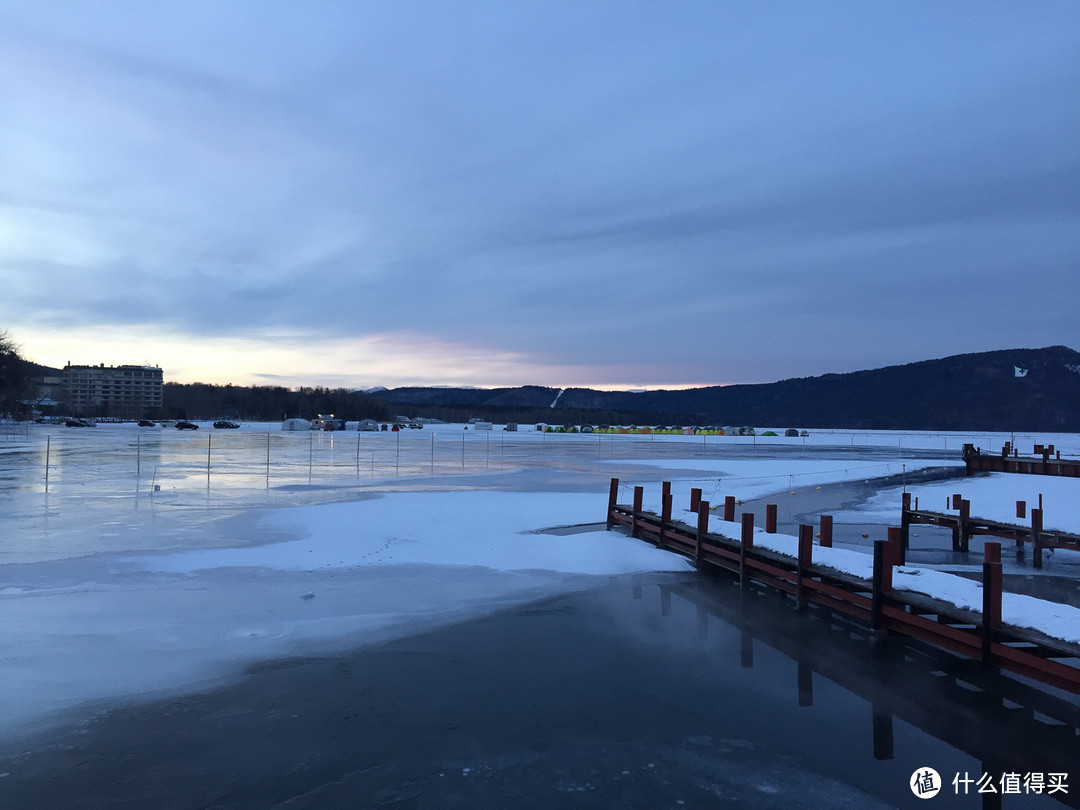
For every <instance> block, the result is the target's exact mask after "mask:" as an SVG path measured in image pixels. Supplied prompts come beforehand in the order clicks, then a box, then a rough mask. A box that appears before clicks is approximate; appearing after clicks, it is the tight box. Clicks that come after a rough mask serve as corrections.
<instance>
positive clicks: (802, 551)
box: [795, 523, 814, 610]
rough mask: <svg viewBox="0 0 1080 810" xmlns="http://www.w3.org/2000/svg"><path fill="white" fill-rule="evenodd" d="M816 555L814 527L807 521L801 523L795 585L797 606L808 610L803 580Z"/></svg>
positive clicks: (799, 608)
mask: <svg viewBox="0 0 1080 810" xmlns="http://www.w3.org/2000/svg"><path fill="white" fill-rule="evenodd" d="M813 555H814V527H813V526H810V525H808V524H806V523H802V524H800V525H799V568H798V574H797V579H796V585H795V588H796V590H795V608H796V609H797V610H806V592H805V589H804V586H803V580H804V579H805V578H806V570H807V569H808V568H809V567H810V565H811V564H812V563H813Z"/></svg>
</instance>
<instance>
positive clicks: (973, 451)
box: [964, 442, 1080, 478]
mask: <svg viewBox="0 0 1080 810" xmlns="http://www.w3.org/2000/svg"><path fill="white" fill-rule="evenodd" d="M964 466H965V467H966V468H967V474H968V475H975V474H976V473H980V472H1008V473H1026V474H1028V475H1061V476H1066V477H1068V478H1080V460H1078V459H1067V458H1062V457H1061V452H1060V451H1058V450H1055V449H1054V445H1052V444H1051V445H1045V446H1044V445H1041V444H1037V445H1035V448H1034V455H1032V456H1021V455H1019V454H1018V453H1017V451H1016V448H1014V447H1013V446H1012V444H1010V443H1009V442H1006V443H1005V446H1004V447H1002V448H1001V453H1000V454H998V455H995V454H994V453H984V452H983V451H982V448H979V447H976V446H975V445H973V444H965V445H964Z"/></svg>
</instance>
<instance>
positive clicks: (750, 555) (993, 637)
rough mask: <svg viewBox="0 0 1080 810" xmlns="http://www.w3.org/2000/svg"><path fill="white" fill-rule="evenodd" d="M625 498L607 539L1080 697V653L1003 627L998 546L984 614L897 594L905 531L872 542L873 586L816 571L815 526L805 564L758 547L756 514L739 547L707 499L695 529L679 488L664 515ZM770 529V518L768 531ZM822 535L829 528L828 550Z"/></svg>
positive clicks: (991, 550)
mask: <svg viewBox="0 0 1080 810" xmlns="http://www.w3.org/2000/svg"><path fill="white" fill-rule="evenodd" d="M618 492H619V479H617V478H613V479H611V489H610V492H609V495H608V508H607V518H606V523H607V527H608V529H611V528H613V527H614V526H621V527H623V528H625V529H627V530H628V531H629V533H630V535H631V536H632V537H636V538H639V539H642V540H645V541H648V542H651V543H654V544H655V545H656V546H657V547H658V548H663V549H667V550H669V551H674V552H676V553H678V554H682V555H683V556H685V557H688V558H689V559H691V560H693V561H694V563H695V565H696V566H697V567H698V568H699V569H701V570H711V571H716V572H727V573H728V574H734V575H736V576H737V577H738V581H739V583H740V585H741V586H742V587H744V588H749V587H751V583H756V584H757V585H760V586H765V587H767V588H770V589H772V590H775V591H777V592H778V593H780V594H786V595H790V596H793V597H794V599H795V605H796V607H797V608H798V609H805V608H806V607H807V606H808V605H809V604H811V603H813V604H815V605H820V606H822V607H824V608H827V609H829V610H832V611H835V612H837V613H840V614H843V615H845V616H847V617H850V618H852V619H854V620H856V621H858V622H860V623H861V624H862V625H864V626H866V627H867V628H868V629H869V630H870V636H871V637H872V638H874V639H875V640H876V641H877V642H883V641H884V640H885V639H886V638H887V637H888V636H889V635H892V634H895V635H901V636H906V637H909V638H913V639H917V640H918V641H921V642H924V643H927V644H930V645H932V646H934V647H937V648H939V649H942V650H947V651H949V652H951V653H954V654H956V655H959V656H961V657H964V658H969V659H974V660H977V661H979V662H981V663H982V664H983V665H984V666H985V667H988V668H995V669H1000V670H1006V671H1009V672H1012V673H1015V674H1018V675H1022V676H1024V677H1027V678H1031V679H1032V680H1035V681H1039V682H1041V683H1044V684H1048V685H1050V686H1054V687H1057V688H1059V689H1063V690H1066V691H1068V692H1071V693H1073V694H1080V644H1073V643H1070V642H1066V641H1063V640H1061V639H1055V638H1051V637H1050V636H1047V635H1045V634H1043V633H1040V632H1038V631H1036V630H1031V629H1028V628H1022V627H1014V626H1011V625H1005V624H1003V623H1002V620H1001V594H1002V569H1001V545H1000V544H999V543H987V544H986V545H985V562H984V563H983V609H982V612H981V613H980V612H976V611H971V610H965V609H963V608H959V607H957V606H955V605H951V604H948V603H946V602H943V601H941V600H939V599H935V598H933V597H930V596H926V595H923V594H918V593H913V592H910V591H897V590H894V589H893V586H892V575H893V567H894V566H895V565H898V564H900V563H901V561H902V559H903V543H902V541H901V530H900V529H899V528H890V529H889V530H888V539H887V540H876V541H875V542H874V556H873V577H872V579H869V580H867V579H863V578H860V577H857V576H853V575H850V574H845V573H842V572H839V571H836V570H835V569H832V568H828V567H825V566H823V565H818V564H815V563H814V561H813V548H814V542H813V541H814V527H813V526H809V525H803V526H800V527H799V538H798V556H797V557H789V556H787V555H784V554H779V553H777V552H774V551H770V550H768V549H764V548H760V547H757V546H755V545H754V515H753V514H752V513H749V512H747V513H744V514H743V515H742V521H741V526H739V527H738V528H739V539H738V540H735V539H733V538H731V537H728V536H726V535H721V534H715V533H712V532H710V531H709V530H708V527H709V515H710V514H711V508H710V505H709V502H708V501H706V500H702V499H701V491H700V490H694V491H692V492H691V504H690V506H691V511H692V512H694V513H695V514H696V515H697V521H696V525H695V526H691V525H689V524H687V523H684V522H682V521H677V520H673V519H672V502H671V499H672V496H671V485H670V484H669V483H667V482H665V483H664V484H663V488H662V497H661V503H662V504H663V506H662V509H661V514H659V515H657V514H656V513H654V512H647V511H644V510H643V508H642V502H643V497H644V490H643V488H642V487H635V488H634V501H633V503H632V504H619V503H617V499H618ZM724 517H725V519H726V520H727V521H729V522H731V521H733V520H734V498H727V499H725V505H724ZM768 523H769V512H768V511H767V516H766V524H767V525H766V530H767V531H768V530H769V526H768ZM733 527H734V526H733ZM824 528H825V523H824V519H823V522H822V540H823V541H824V540H825V536H824ZM774 530H775V526H774ZM822 545H825V543H824V542H822Z"/></svg>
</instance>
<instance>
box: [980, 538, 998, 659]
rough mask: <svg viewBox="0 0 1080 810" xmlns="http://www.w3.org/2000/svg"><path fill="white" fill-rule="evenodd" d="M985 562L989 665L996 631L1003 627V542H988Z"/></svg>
mask: <svg viewBox="0 0 1080 810" xmlns="http://www.w3.org/2000/svg"><path fill="white" fill-rule="evenodd" d="M983 548H984V554H985V560H984V562H983V604H982V626H981V627H980V628H979V630H980V635H981V636H982V663H983V665H984V666H989V665H990V663H991V661H992V658H993V657H992V655H991V652H990V649H991V645H992V644H993V643H994V635H995V631H996V630H997V629H998V628H999V627H1001V543H986V544H985V546H984V547H983Z"/></svg>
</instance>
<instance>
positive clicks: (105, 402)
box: [63, 363, 165, 419]
mask: <svg viewBox="0 0 1080 810" xmlns="http://www.w3.org/2000/svg"><path fill="white" fill-rule="evenodd" d="M63 399H64V403H65V404H66V405H67V406H68V408H70V410H71V413H72V415H74V416H118V417H121V418H125V419H137V418H140V417H143V416H157V415H159V414H160V412H161V408H162V405H163V404H164V399H165V383H164V379H163V377H162V373H161V369H160V368H158V367H157V366H106V365H105V364H104V363H102V364H101V365H100V366H73V365H71V364H70V363H68V364H67V365H66V366H64V385H63Z"/></svg>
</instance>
